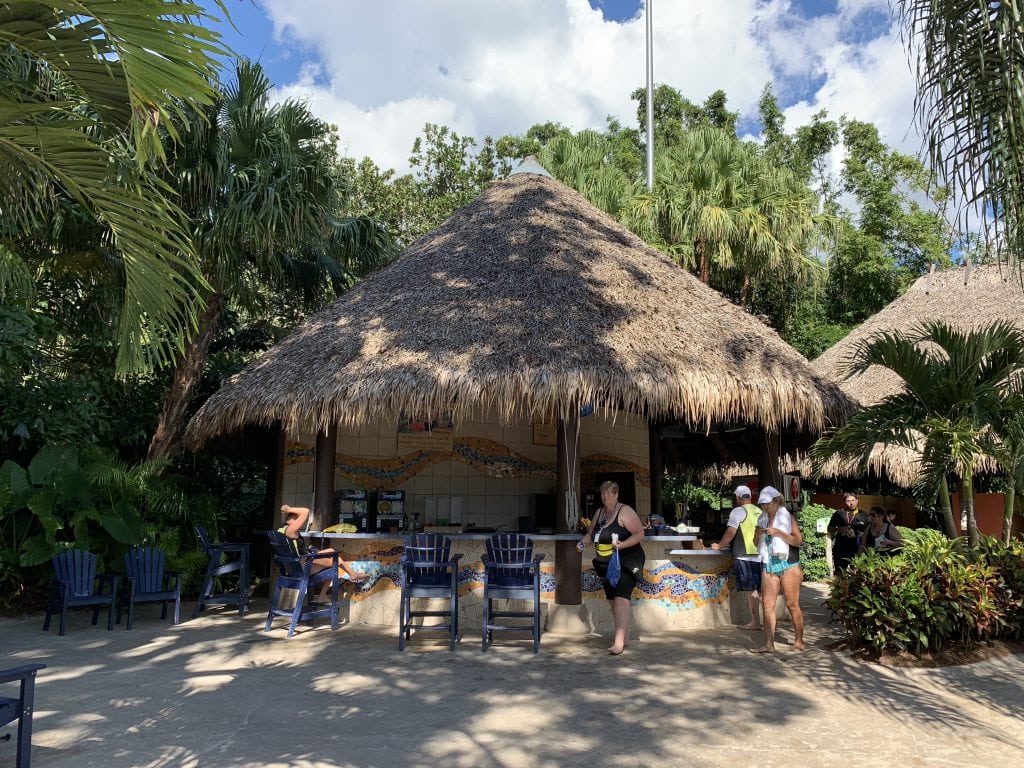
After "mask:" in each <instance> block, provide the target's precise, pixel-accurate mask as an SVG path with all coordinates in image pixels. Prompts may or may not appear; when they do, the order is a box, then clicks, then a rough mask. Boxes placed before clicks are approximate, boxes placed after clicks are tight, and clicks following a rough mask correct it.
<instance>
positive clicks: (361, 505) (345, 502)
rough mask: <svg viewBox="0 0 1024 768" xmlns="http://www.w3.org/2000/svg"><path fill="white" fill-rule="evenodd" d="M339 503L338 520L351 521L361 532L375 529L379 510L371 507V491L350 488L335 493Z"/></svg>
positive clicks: (341, 521)
mask: <svg viewBox="0 0 1024 768" xmlns="http://www.w3.org/2000/svg"><path fill="white" fill-rule="evenodd" d="M334 498H335V502H336V503H337V505H338V522H339V523H350V524H352V525H354V526H355V527H356V529H357V530H359V531H360V532H366V531H375V530H376V528H377V520H376V516H377V510H375V509H371V505H370V501H371V499H370V493H369V492H368V491H360V490H358V489H355V488H349V489H347V490H344V491H338V492H337V493H335V494H334Z"/></svg>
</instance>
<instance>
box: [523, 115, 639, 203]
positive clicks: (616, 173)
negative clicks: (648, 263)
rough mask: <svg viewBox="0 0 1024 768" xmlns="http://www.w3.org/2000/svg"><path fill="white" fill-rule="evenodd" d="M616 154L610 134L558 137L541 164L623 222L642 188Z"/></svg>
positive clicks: (543, 151) (543, 154)
mask: <svg viewBox="0 0 1024 768" xmlns="http://www.w3.org/2000/svg"><path fill="white" fill-rule="evenodd" d="M615 151H616V146H615V144H614V143H613V142H612V140H611V138H610V137H609V135H608V134H605V133H600V132H598V131H593V130H584V131H580V132H579V133H575V134H559V135H557V136H555V137H554V138H552V139H551V141H549V142H548V143H547V144H545V145H544V147H543V148H542V149H541V153H540V155H539V157H538V160H540V162H541V164H542V165H543V166H544V167H545V168H546V169H547V170H548V171H550V172H551V175H552V176H554V177H555V178H556V179H558V180H559V181H560V182H562V183H563V184H566V185H567V186H570V187H572V188H573V189H575V190H576V191H577V192H579V193H580V194H581V195H583V196H584V197H585V198H587V200H589V201H590V202H591V203H593V204H594V205H596V206H597V207H598V208H600V209H601V210H603V211H604V212H605V213H607V214H609V215H611V216H614V217H615V218H616V219H620V218H621V217H622V215H623V213H624V212H625V210H626V208H627V207H628V205H629V202H630V200H631V199H632V197H633V195H634V193H635V192H636V190H637V189H638V188H639V179H636V178H630V176H629V175H627V174H626V172H625V171H623V169H622V168H621V167H620V165H619V164H618V163H617V162H616V157H615Z"/></svg>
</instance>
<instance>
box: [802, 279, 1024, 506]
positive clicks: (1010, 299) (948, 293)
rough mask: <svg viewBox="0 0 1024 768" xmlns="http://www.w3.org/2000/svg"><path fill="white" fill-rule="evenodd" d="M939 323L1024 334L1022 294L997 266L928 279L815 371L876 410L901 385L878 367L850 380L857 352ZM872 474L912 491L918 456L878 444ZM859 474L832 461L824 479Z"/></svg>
mask: <svg viewBox="0 0 1024 768" xmlns="http://www.w3.org/2000/svg"><path fill="white" fill-rule="evenodd" d="M937 320H941V321H944V322H946V323H948V324H950V325H952V326H954V327H956V328H959V329H961V330H965V331H966V330H973V329H976V328H980V327H982V326H985V325H988V324H990V323H993V322H995V321H997V320H1003V321H1006V322H1010V323H1013V324H1015V325H1017V326H1018V327H1020V328H1022V329H1024V290H1022V289H1021V285H1020V283H1019V281H1018V280H1017V278H1016V276H1015V275H1014V274H1013V273H1011V272H1010V271H1008V270H1007V269H1006V268H1005V267H1002V268H1001V267H1000V266H999V265H988V266H982V267H971V268H958V269H949V270H944V271H941V272H933V273H931V274H927V275H925V276H923V277H920V278H918V279H917V281H915V282H914V284H913V285H912V286H911V287H910V288H909V289H908V290H907V292H906V293H905V294H903V295H902V296H900V297H899V298H898V299H896V300H895V301H893V302H892V303H891V304H889V306H887V307H885V308H884V309H883V310H881V311H880V312H878V313H877V314H875V315H873V316H872V317H870V318H868V319H867V320H865V321H864V322H863V323H862V324H861V325H859V326H858V327H857V328H855V329H854V330H852V331H851V332H850V333H849V334H848V335H847V336H846V337H845V338H844V339H842V340H841V341H840V342H838V343H837V344H835V345H834V346H832V347H831V348H830V349H827V350H826V351H825V352H823V353H822V354H821V356H820V357H818V358H817V359H816V360H814V362H813V363H811V367H812V368H813V369H814V370H815V372H817V373H818V374H820V375H821V376H825V377H828V378H830V379H832V380H833V381H835V382H837V383H838V384H839V386H840V387H842V389H843V391H844V392H846V393H847V394H848V395H849V396H850V397H851V398H853V399H854V400H856V401H857V402H858V403H859V404H860V405H862V406H868V405H874V404H875V403H878V402H880V401H881V400H882V399H884V398H885V397H887V396H889V395H891V394H895V393H896V392H898V391H900V388H901V387H902V384H901V381H900V379H899V378H898V377H897V376H896V375H895V374H893V373H891V372H890V371H888V370H886V369H884V368H880V367H878V366H872V367H871V368H869V369H868V370H867V371H865V372H864V373H861V374H858V375H856V376H853V377H851V378H846V373H847V371H848V370H849V366H850V359H851V356H852V355H853V354H854V352H855V350H856V349H857V348H858V347H859V346H860V345H861V344H863V343H864V342H865V341H866V340H867V339H869V338H870V337H872V336H874V335H876V334H878V333H884V332H892V331H909V330H910V329H911V328H913V327H914V326H916V325H919V324H920V323H923V322H929V321H937ZM869 469H870V470H871V471H872V472H874V473H876V474H879V475H881V474H885V475H886V476H888V477H889V479H890V480H892V481H893V482H895V483H897V484H899V485H903V486H906V487H909V486H912V485H913V484H914V483H915V482H916V480H917V477H918V472H919V467H918V454H917V453H916V452H914V451H912V450H910V449H908V448H903V447H900V446H882V445H878V446H875V449H874V450H873V451H872V454H871V458H870V461H869ZM856 472H857V470H856V467H855V466H854V465H853V464H852V463H850V462H842V461H832V462H830V463H828V464H827V465H826V466H825V468H824V474H826V475H832V476H850V475H853V474H856Z"/></svg>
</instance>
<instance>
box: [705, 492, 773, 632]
mask: <svg viewBox="0 0 1024 768" xmlns="http://www.w3.org/2000/svg"><path fill="white" fill-rule="evenodd" d="M733 495H734V496H735V497H736V507H735V508H734V509H733V511H732V512H730V513H729V522H728V523H727V524H726V529H725V535H724V536H722V540H721V541H720V542H718V543H717V544H712V545H711V548H712V549H725V548H727V547H728V546H730V544H731V545H732V569H733V574H734V575H735V577H736V590H737V591H739V592H746V593H748V594H747V605H748V606H750V621H749V622H747V623H746V624H741V625H740V629H751V630H760V629H761V614H760V612H759V610H758V608H759V607H760V605H761V593H760V589H761V557H760V555H759V554H758V551H757V542H756V541H754V529H755V528H756V527H757V518H758V517H760V515H761V510H760V509H758V508H757V507H755V506H754V505H753V504H751V502H750V497H751V493H750V488H749V487H747V486H746V485H739V486H736V490H735V491H733Z"/></svg>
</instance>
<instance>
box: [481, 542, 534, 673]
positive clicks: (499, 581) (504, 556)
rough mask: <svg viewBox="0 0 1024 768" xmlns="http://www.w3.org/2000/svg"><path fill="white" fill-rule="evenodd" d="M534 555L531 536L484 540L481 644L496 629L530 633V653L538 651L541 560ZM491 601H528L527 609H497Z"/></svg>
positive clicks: (489, 638)
mask: <svg viewBox="0 0 1024 768" xmlns="http://www.w3.org/2000/svg"><path fill="white" fill-rule="evenodd" d="M543 559H544V555H536V556H535V555H534V554H533V539H531V538H530V537H529V536H523V535H522V534H519V533H498V534H495V535H494V536H491V537H490V538H489V539H488V540H487V553H486V556H485V558H484V606H483V608H484V610H483V626H482V631H483V645H482V647H481V650H482V651H484V652H485V653H486V652H487V646H488V645H489V644H490V643H491V642H493V641H494V632H495V631H516V632H532V634H533V652H534V653H537V651H538V650H540V563H541V561H542V560H543ZM494 600H527V601H532V602H533V608H532V610H529V611H521V610H520V611H513V610H500V611H499V610H496V609H495V608H494ZM503 619H530V623H529V624H523V623H517V624H508V623H504V622H502V621H501V620H503Z"/></svg>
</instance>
